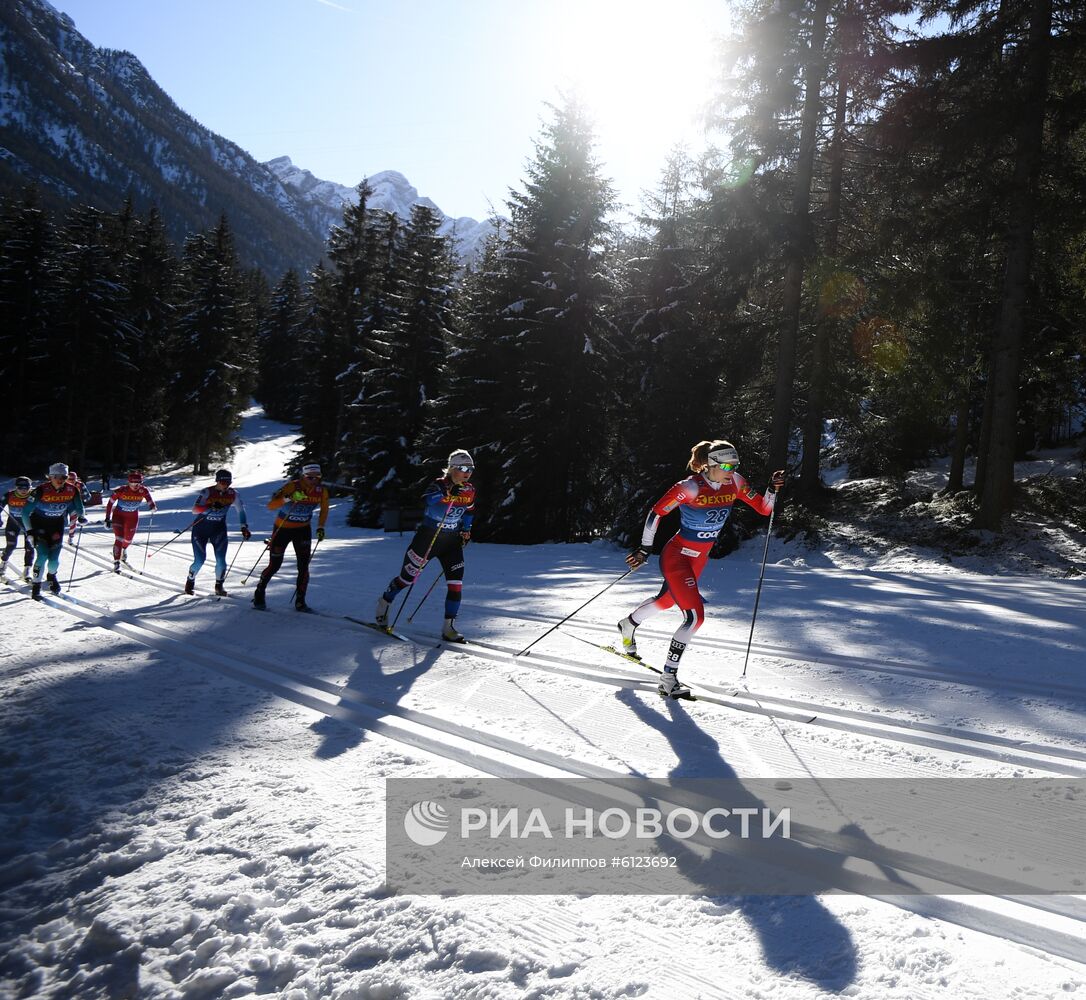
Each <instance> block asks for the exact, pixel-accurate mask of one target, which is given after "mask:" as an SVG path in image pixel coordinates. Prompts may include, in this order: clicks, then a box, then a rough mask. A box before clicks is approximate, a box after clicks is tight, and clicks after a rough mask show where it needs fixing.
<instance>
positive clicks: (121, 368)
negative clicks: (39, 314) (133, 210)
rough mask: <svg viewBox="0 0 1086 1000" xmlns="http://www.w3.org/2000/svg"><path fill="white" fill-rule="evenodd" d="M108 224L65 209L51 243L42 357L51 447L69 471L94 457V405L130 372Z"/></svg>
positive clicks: (88, 212) (122, 292) (124, 293)
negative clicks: (52, 400)
mask: <svg viewBox="0 0 1086 1000" xmlns="http://www.w3.org/2000/svg"><path fill="white" fill-rule="evenodd" d="M108 221H109V220H108V218H107V217H106V216H105V215H104V214H103V213H102V212H100V211H98V210H97V209H94V208H90V207H88V206H79V207H76V208H74V209H72V210H71V211H70V212H69V214H68V218H67V220H66V222H65V225H64V229H63V231H62V233H61V237H60V241H59V253H58V268H59V280H58V284H57V296H58V313H57V319H56V321H55V323H54V326H53V329H52V331H51V336H50V339H49V342H48V343H49V346H50V351H49V353H50V354H51V355H52V357H53V358H54V359H55V361H56V362H57V365H56V371H57V375H58V376H59V377H58V378H57V380H56V383H55V386H54V392H55V393H56V394H57V395H58V396H59V397H60V398H61V400H62V401H63V402H62V406H61V407H60V409H59V412H58V417H59V418H60V421H61V422H60V425H59V428H58V437H57V441H58V443H59V446H60V449H61V451H62V452H63V453H64V454H65V455H66V456H67V457H68V460H69V461H70V462H72V463H73V464H74V466H75V467H76V468H77V469H80V470H85V469H86V462H87V458H88V455H94V457H95V458H96V459H99V460H100V458H101V455H100V451H101V449H100V443H101V435H102V429H101V425H100V424H99V422H98V419H97V412H96V411H97V404H98V402H99V401H100V400H102V399H108V398H109V397H110V396H111V394H112V392H113V391H114V389H115V388H116V387H117V386H118V384H121V383H122V382H123V381H124V380H125V379H126V378H127V377H129V375H130V372H131V369H132V367H133V360H132V358H133V351H132V349H133V346H134V341H135V331H134V330H133V328H132V325H131V323H130V322H129V321H128V319H127V316H126V308H125V307H126V301H127V298H128V290H127V288H126V287H125V286H124V285H122V284H121V281H120V272H121V265H120V261H119V260H118V258H117V257H116V256H115V254H114V249H115V246H116V245H115V243H114V242H113V241H111V239H110V238H109V234H108V231H107V224H108Z"/></svg>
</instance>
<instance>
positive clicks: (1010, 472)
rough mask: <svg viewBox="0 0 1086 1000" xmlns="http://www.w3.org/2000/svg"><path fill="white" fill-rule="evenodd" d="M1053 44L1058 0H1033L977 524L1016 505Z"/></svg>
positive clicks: (996, 523)
mask: <svg viewBox="0 0 1086 1000" xmlns="http://www.w3.org/2000/svg"><path fill="white" fill-rule="evenodd" d="M1051 48H1052V0H1033V3H1032V7H1031V12H1030V28H1029V53H1028V55H1027V63H1026V72H1025V84H1026V91H1025V99H1024V100H1023V102H1022V108H1021V112H1020V119H1019V127H1018V141H1017V149H1016V153H1015V164H1014V180H1013V186H1012V193H1011V203H1010V225H1009V229H1008V240H1007V265H1006V270H1005V271H1004V275H1003V295H1002V307H1001V309H1000V316H999V324H998V326H997V327H996V333H995V338H994V339H993V341H992V348H991V357H990V361H989V369H988V370H989V386H988V388H989V392H990V393H991V436H990V438H989V441H988V451H987V461H986V462H985V466H984V468H985V476H984V481H983V482H980V481H978V484H977V485H978V488H979V490H980V508H979V510H978V511H977V522H976V523H977V526H978V527H982V528H988V529H989V530H991V531H998V530H999V529H1000V526H1001V523H1002V518H1003V515H1004V514H1005V513H1006V512H1007V511H1008V510H1010V508H1011V501H1012V491H1013V488H1014V458H1015V445H1016V439H1017V430H1018V380H1019V377H1020V374H1021V367H1022V340H1023V336H1024V329H1025V306H1026V297H1027V294H1028V291H1029V282H1030V272H1031V269H1032V264H1033V243H1034V236H1033V227H1034V215H1035V210H1036V197H1037V178H1038V175H1039V174H1040V168H1041V151H1042V146H1043V142H1044V117H1045V103H1046V100H1047V96H1048V68H1049V63H1050V60H1051Z"/></svg>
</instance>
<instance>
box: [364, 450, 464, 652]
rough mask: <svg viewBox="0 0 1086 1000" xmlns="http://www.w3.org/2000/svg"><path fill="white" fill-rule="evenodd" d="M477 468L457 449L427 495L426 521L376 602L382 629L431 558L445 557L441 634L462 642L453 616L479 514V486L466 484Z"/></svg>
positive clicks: (458, 606) (423, 515)
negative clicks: (397, 601) (402, 593)
mask: <svg viewBox="0 0 1086 1000" xmlns="http://www.w3.org/2000/svg"><path fill="white" fill-rule="evenodd" d="M474 471H475V461H474V459H472V457H471V455H469V454H468V453H467V452H466V451H462V450H457V451H454V452H453V453H452V454H451V455H450V456H449V464H448V466H447V467H446V468H445V471H444V473H443V474H442V475H441V477H440V478H438V479H435V480H434V481H433V482H432V483H431V484H430V485H429V487H428V488H427V490H426V492H425V493H423V495H422V506H423V513H422V522H421V523H420V524H419V526H418V529H417V530H416V531H415V537H414V538H412V539H411V544H410V545H408V546H407V552H405V553H404V558H403V566H401V567H400V572H399V575H398V576H394V577H393V578H392V579H391V580H390V581H389V584H388V587H387V589H386V590H385V592H384V593H383V594H382V595H381V597H380V598H379V599H378V601H377V610H376V611H375V612H374V614H375V616H376V619H377V624H378V626H380V627H381V628H383V629H387V628H388V610H389V608H390V607H391V606H392V602H393V601H394V600H395V599H396V595H397V594H398V593H399V592H400V591H401V590H403V589H404V587H408V586H410V585H411V584H412V583H414V581H415V578H416V577H417V576H418V575H419V573H421V572H422V570H423V567H424V566H425V565H426V563H427V561H428V560H429V559H430V558H431V557H432V558H434V559H439V560H441V568H442V569H443V570H444V571H445V585H446V595H445V626H444V628H442V630H441V638H443V639H444V640H446V641H447V642H463V641H464V637H463V636H462V635H461V634H460V633H459V632H458V631H457V630H456V625H455V619H456V615H457V612H459V610H460V598H461V596H462V591H463V589H464V546H465V545H467V544H468V542H469V541H470V540H471V525H472V521H473V520H474V518H475V487H474V486H473V485H472V484H471V483H469V482H468V480H469V479H470V478H471V474H472V473H473V472H474Z"/></svg>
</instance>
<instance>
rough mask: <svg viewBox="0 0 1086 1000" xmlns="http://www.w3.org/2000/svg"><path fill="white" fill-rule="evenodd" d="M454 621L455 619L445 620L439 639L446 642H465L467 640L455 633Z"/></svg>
mask: <svg viewBox="0 0 1086 1000" xmlns="http://www.w3.org/2000/svg"><path fill="white" fill-rule="evenodd" d="M455 621H456V619H455V618H446V619H445V627H444V628H443V629H442V630H441V638H442V639H444V640H445V641H446V642H467V639H465V638H464V637H463V636H462V635H461V634H460V633H459V632H457V631H456V625H454V624H453V623H454V622H455Z"/></svg>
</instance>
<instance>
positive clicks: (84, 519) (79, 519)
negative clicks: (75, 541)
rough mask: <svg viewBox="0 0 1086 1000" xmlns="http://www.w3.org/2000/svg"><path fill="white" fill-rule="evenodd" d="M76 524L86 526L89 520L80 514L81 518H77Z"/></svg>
mask: <svg viewBox="0 0 1086 1000" xmlns="http://www.w3.org/2000/svg"><path fill="white" fill-rule="evenodd" d="M76 522H77V523H79V524H86V523H87V519H86V518H85V517H84V516H83V515H82V514H80V515H79V517H77V518H76Z"/></svg>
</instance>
